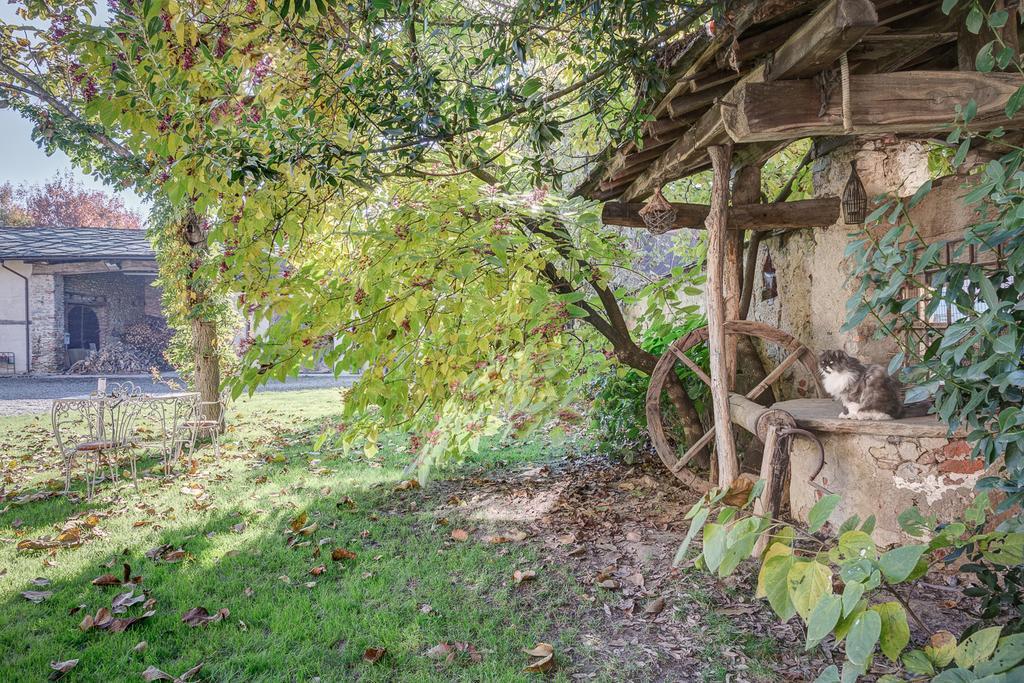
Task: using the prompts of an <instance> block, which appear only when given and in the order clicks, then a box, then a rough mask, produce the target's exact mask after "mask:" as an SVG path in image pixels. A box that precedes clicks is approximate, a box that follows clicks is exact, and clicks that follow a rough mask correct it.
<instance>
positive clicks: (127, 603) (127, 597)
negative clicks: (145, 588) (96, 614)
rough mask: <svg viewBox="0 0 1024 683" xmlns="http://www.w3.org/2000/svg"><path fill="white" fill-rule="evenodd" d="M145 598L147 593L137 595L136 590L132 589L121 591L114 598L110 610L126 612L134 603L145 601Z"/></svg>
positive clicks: (116, 612)
mask: <svg viewBox="0 0 1024 683" xmlns="http://www.w3.org/2000/svg"><path fill="white" fill-rule="evenodd" d="M145 599H146V595H145V593H139V594H138V595H135V594H134V591H131V590H130V591H127V592H125V593H121V594H120V595H118V596H117V597H116V598H114V600H113V602H112V603H111V605H110V611H111V612H113V613H114V614H124V613H125V612H127V611H128V608H129V607H131V606H132V605H137V604H139V603H140V602H143V601H144V600H145Z"/></svg>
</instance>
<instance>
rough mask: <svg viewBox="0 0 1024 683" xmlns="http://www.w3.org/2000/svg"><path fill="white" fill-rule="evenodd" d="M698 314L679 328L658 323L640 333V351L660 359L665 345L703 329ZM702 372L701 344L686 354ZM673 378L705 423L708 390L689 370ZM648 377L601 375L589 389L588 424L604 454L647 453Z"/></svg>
mask: <svg viewBox="0 0 1024 683" xmlns="http://www.w3.org/2000/svg"><path fill="white" fill-rule="evenodd" d="M706 324H707V320H706V319H705V318H704V316H702V315H692V316H689V317H688V318H686V319H685V321H684V322H683V324H682V325H676V326H672V325H669V324H660V325H655V326H652V327H651V328H650V329H648V330H647V332H645V333H644V336H643V338H642V341H641V343H640V346H641V348H643V350H644V351H648V352H649V353H653V354H654V355H656V356H661V355H662V354H663V353H665V351H666V350H667V349H668V345H669V344H671V343H672V342H674V341H675V340H677V339H679V338H680V337H682V336H683V335H685V334H687V333H689V332H692V331H693V330H695V329H697V328H699V327H704V326H705V325H706ZM688 355H689V356H690V358H692V359H693V360H694V361H695V362H696V363H697V364H698V365H700V366H701V367H702V368H703V369H704V370H705V371H706V370H707V368H708V349H707V345H706V344H701V345H700V346H697V347H695V348H693V349H691V350H690V352H689V354H688ZM676 375H677V376H678V377H679V379H680V380H682V382H683V386H684V387H686V393H687V394H689V396H690V398H691V399H693V401H694V404H695V405H696V408H697V412H698V413H699V414H700V416H701V419H702V421H706V418H707V410H708V406H709V405H710V403H709V389H708V387H707V386H706V385H705V384H704V383H703V382H701V381H700V379H698V378H697V376H696V375H694V374H693V372H692V371H691V370H690V369H689V368H685V367H683V366H681V365H677V367H676ZM648 384H649V378H648V377H647V376H646V375H643V374H641V373H639V372H637V371H636V370H628V371H626V372H623V373H621V374H607V375H603V376H601V377H600V378H599V379H598V380H597V381H595V382H594V384H593V386H592V392H591V393H592V395H593V396H594V401H593V403H592V404H591V408H590V424H591V429H592V430H593V432H594V434H595V436H596V437H597V438H598V447H599V448H600V449H601V450H602V451H605V452H609V453H617V454H627V453H635V452H647V451H649V450H650V449H651V443H650V437H649V436H648V433H647V416H646V414H645V403H646V400H647V386H648Z"/></svg>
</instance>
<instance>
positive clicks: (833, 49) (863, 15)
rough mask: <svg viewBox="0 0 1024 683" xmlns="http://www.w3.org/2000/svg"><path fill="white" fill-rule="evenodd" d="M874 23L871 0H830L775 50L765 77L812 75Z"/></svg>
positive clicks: (860, 36) (873, 9) (855, 41)
mask: <svg viewBox="0 0 1024 683" xmlns="http://www.w3.org/2000/svg"><path fill="white" fill-rule="evenodd" d="M876 26H878V13H877V12H876V11H875V5H874V3H872V2H871V0H831V1H830V2H828V3H826V4H825V5H824V6H822V8H821V9H820V10H818V11H817V12H815V13H814V16H812V17H811V18H810V19H809V20H808V21H806V22H804V24H803V25H802V26H800V28H798V29H797V30H796V32H794V33H793V34H792V35H790V37H789V38H788V39H787V40H786V42H785V43H783V44H782V46H781V47H780V48H779V49H778V50H776V51H775V54H774V55H773V56H772V58H771V60H770V62H769V64H768V68H767V69H765V80H768V81H775V80H781V79H783V78H800V77H801V76H811V75H814V74H816V73H818V72H819V71H822V70H823V69H826V68H828V67H829V66H831V65H832V64H833V63H835V61H836V60H837V59H839V56H840V55H842V54H843V53H844V52H846V51H847V50H849V49H850V48H851V47H853V46H854V45H856V44H857V43H858V42H860V39H861V38H863V37H864V36H865V34H867V32H868V31H870V30H871V29H873V28H875V27H876Z"/></svg>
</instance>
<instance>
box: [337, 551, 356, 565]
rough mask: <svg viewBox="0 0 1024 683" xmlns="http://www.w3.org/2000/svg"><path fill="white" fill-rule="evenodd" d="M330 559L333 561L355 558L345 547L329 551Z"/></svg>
mask: <svg viewBox="0 0 1024 683" xmlns="http://www.w3.org/2000/svg"><path fill="white" fill-rule="evenodd" d="M331 559H332V560H334V561H335V562H341V561H342V560H354V559H356V554H355V553H354V552H352V551H351V550H346V549H345V548H335V549H334V550H332V551H331Z"/></svg>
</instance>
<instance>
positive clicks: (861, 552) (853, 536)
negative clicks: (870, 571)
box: [838, 531, 878, 560]
mask: <svg viewBox="0 0 1024 683" xmlns="http://www.w3.org/2000/svg"><path fill="white" fill-rule="evenodd" d="M838 548H839V554H840V556H841V557H843V558H845V559H867V560H874V559H875V558H876V557H878V551H877V550H876V549H875V542H874V541H873V540H871V537H870V536H868V535H867V534H866V533H864V532H863V531H847V532H846V533H844V534H843V535H842V536H840V537H839V546H838Z"/></svg>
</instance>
